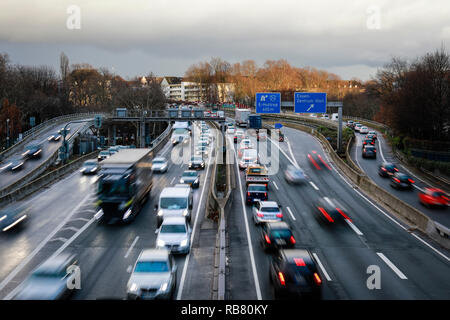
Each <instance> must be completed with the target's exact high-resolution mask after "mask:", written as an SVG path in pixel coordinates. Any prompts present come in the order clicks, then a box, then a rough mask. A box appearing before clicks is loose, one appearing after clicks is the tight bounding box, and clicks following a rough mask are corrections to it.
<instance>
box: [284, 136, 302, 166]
mask: <svg viewBox="0 0 450 320" xmlns="http://www.w3.org/2000/svg"><path fill="white" fill-rule="evenodd" d="M287 145H288V148H289V153H290V154H291V157H292V160H294V162H295V166H296V167H297V168H299V165H298V162H297V159H295V157H294V153H293V152H292V148H291V144H290V143H289V141H287Z"/></svg>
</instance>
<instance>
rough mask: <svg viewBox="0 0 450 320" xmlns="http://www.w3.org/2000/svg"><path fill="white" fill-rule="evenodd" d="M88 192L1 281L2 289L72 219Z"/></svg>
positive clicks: (0, 286)
mask: <svg viewBox="0 0 450 320" xmlns="http://www.w3.org/2000/svg"><path fill="white" fill-rule="evenodd" d="M90 196H91V195H90V194H88V195H87V196H86V197H84V198H83V200H81V202H80V203H79V204H78V205H77V206H76V207H75V208H74V209H73V210H72V211H71V212H70V213H69V214H68V215H67V216H66V218H65V219H64V220H63V221H62V222H61V223H60V224H59V225H58V226H57V227H56V228H55V229H54V230H53V232H51V233H50V234H49V235H48V236H47V238H45V239H44V240H43V241H42V242H41V243H40V244H39V245H38V246H37V247H36V248H35V249H34V250H33V252H31V253H30V254H29V255H28V256H27V257H26V258H25V259H24V260H22V262H21V263H19V265H17V267H16V268H15V269H14V270H13V271H12V272H11V273H10V274H9V275H8V276H7V277H6V278H5V279H4V280H3V281H2V282H1V283H0V291H1V290H3V289H4V288H5V287H6V285H8V283H9V282H10V281H11V280H12V279H13V278H14V277H15V276H16V275H17V274H18V273H19V272H20V271H22V269H23V268H24V267H25V266H26V265H27V264H28V263H29V262H30V261H31V259H33V258H34V256H36V254H37V253H38V252H39V251H40V250H41V249H42V248H43V247H44V246H45V245H46V244H47V243H48V242H49V241H50V239H52V238H53V237H54V236H55V234H56V233H57V232H58V231H59V230H60V229H61V228H62V227H64V225H65V224H66V223H67V221H69V220H70V218H71V217H72V216H73V215H74V214H75V212H77V211H78V209H79V208H80V207H81V206H82V205H83V204H84V202H85V201H86V200H87V199H88V198H89V197H90Z"/></svg>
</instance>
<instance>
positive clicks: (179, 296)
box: [177, 145, 213, 300]
mask: <svg viewBox="0 0 450 320" xmlns="http://www.w3.org/2000/svg"><path fill="white" fill-rule="evenodd" d="M211 150H212V145H211V146H210V148H209V152H210V154H212V153H211ZM212 158H213V157H212V156H211V157H209V161H208V168H207V169H206V176H205V179H204V180H203V187H202V193H201V195H200V199H199V201H198V207H197V212H196V214H195V221H194V228H193V229H192V234H191V245H192V241H194V236H195V230H196V229H197V221H198V216H199V212H200V208H201V207H202V199H203V195H204V194H205V187H206V185H207V184H208V183H207V181H208V175H209V168H210V167H211V160H212ZM191 249H192V248H191ZM191 252H192V251H189V253H188V254H187V255H186V259H185V261H184V266H183V272H182V274H181V279H180V286H179V288H178V292H177V300H181V295H182V294H183V287H184V281H185V279H186V272H187V267H188V265H189V258H190V256H191Z"/></svg>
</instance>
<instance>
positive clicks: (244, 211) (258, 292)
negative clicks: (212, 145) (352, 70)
mask: <svg viewBox="0 0 450 320" xmlns="http://www.w3.org/2000/svg"><path fill="white" fill-rule="evenodd" d="M235 151H236V150H235ZM234 158H235V160H236V161H235V165H236V168H237V169H238V170H237V176H238V180H239V191H240V192H239V193H240V195H241V205H242V215H243V217H244V222H245V230H246V233H247V242H248V251H249V255H250V263H251V265H252V273H253V280H254V281H255V290H256V297H257V299H258V300H262V296H261V288H260V286H259V280H258V272H257V271H256V264H255V257H254V255H253V244H252V239H251V237H250V228H249V227H248V221H247V209H246V208H245V204H244V203H245V201H244V192H243V190H242V180H241V175H240V170H239V168H238V164H237V157H236V152H234Z"/></svg>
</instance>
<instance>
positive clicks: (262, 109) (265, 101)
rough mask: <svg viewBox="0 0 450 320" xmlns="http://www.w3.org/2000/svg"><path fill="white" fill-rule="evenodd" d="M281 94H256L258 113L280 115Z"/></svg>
mask: <svg viewBox="0 0 450 320" xmlns="http://www.w3.org/2000/svg"><path fill="white" fill-rule="evenodd" d="M280 111H281V93H279V92H258V93H257V94H256V113H280Z"/></svg>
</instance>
